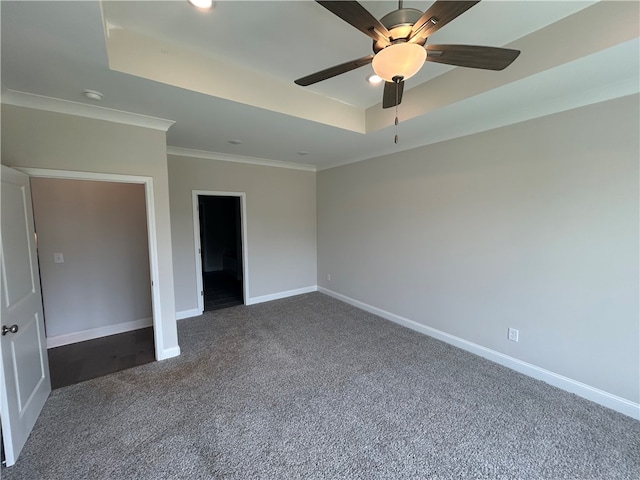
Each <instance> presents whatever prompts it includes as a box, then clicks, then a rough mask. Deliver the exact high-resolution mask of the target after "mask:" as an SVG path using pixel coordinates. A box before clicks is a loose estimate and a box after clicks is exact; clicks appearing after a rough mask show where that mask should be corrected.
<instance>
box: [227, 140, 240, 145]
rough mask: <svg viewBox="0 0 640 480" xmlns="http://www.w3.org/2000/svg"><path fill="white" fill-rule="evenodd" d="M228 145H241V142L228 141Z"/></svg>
mask: <svg viewBox="0 0 640 480" xmlns="http://www.w3.org/2000/svg"><path fill="white" fill-rule="evenodd" d="M229 143H230V144H231V145H240V144H241V143H242V140H229Z"/></svg>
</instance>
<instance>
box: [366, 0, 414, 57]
mask: <svg viewBox="0 0 640 480" xmlns="http://www.w3.org/2000/svg"><path fill="white" fill-rule="evenodd" d="M421 16H422V12H421V11H420V10H416V9H415V8H401V9H399V10H394V11H393V12H389V13H387V14H386V15H385V16H384V17H382V18H381V19H380V23H382V24H383V25H384V26H385V27H386V28H387V30H389V32H391V35H392V37H391V44H393V43H396V42H406V41H407V37H408V36H409V34H410V33H411V27H413V25H414V24H415V23H416V22H417V21H418V19H419V18H420V17H421ZM418 43H420V42H418ZM424 43H425V42H422V43H421V44H424ZM388 46H389V43H383V42H379V41H374V42H373V51H374V53H378V52H379V51H380V50H382V49H383V48H386V47H388Z"/></svg>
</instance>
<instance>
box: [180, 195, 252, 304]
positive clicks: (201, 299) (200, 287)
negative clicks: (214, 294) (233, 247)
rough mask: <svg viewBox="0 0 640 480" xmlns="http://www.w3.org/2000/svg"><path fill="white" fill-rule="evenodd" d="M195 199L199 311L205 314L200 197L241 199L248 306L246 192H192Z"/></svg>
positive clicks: (245, 284)
mask: <svg viewBox="0 0 640 480" xmlns="http://www.w3.org/2000/svg"><path fill="white" fill-rule="evenodd" d="M191 195H192V199H193V239H194V246H195V256H196V288H197V292H196V293H197V296H198V310H200V314H201V315H202V313H203V312H204V296H203V295H202V292H204V286H203V285H202V256H201V255H200V248H202V246H201V245H200V215H199V214H198V196H200V195H203V196H206V197H239V198H240V225H241V233H240V235H241V237H242V239H241V241H242V294H243V297H244V298H243V303H244V304H245V305H247V300H248V299H249V262H248V258H249V253H248V250H247V195H246V193H245V192H220V191H209V190H192V191H191Z"/></svg>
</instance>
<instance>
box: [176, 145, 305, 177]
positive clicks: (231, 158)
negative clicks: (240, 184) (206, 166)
mask: <svg viewBox="0 0 640 480" xmlns="http://www.w3.org/2000/svg"><path fill="white" fill-rule="evenodd" d="M167 154H168V155H176V156H180V157H193V158H204V159H207V160H219V161H221V162H235V163H250V164H252V165H263V166H266V167H278V168H289V169H292V170H305V171H307V172H315V171H316V170H317V167H316V166H315V165H307V164H304V163H290V162H281V161H279V160H269V159H266V158H256V157H244V156H242V155H232V154H229V153H218V152H208V151H206V150H194V149H191V148H182V147H171V146H167Z"/></svg>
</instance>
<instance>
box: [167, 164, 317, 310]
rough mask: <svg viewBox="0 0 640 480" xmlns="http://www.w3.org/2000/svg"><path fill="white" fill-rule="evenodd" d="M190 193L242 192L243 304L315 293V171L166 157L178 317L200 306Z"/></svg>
mask: <svg viewBox="0 0 640 480" xmlns="http://www.w3.org/2000/svg"><path fill="white" fill-rule="evenodd" d="M192 190H207V191H226V192H244V193H246V211H247V251H246V252H243V255H245V256H246V257H247V259H248V276H246V273H247V272H245V279H246V280H247V281H248V282H249V283H248V286H249V292H248V298H247V299H245V300H246V301H247V302H248V303H252V302H253V301H256V300H257V301H259V300H260V298H261V297H262V298H265V297H268V296H271V295H279V294H283V293H286V292H291V291H297V290H299V289H307V288H315V285H316V179H315V172H310V171H302V170H293V169H287V168H278V167H269V166H261V165H252V164H243V163H233V162H224V161H218V160H210V159H201V158H193V157H184V156H175V155H169V191H170V194H171V228H172V238H173V255H174V260H173V261H174V264H173V265H174V272H175V279H176V282H175V283H176V309H177V311H178V312H179V313H180V312H185V311H192V310H194V309H197V305H198V304H197V300H198V298H197V295H198V290H197V288H196V266H195V247H194V225H193V203H192V202H193V200H192Z"/></svg>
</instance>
